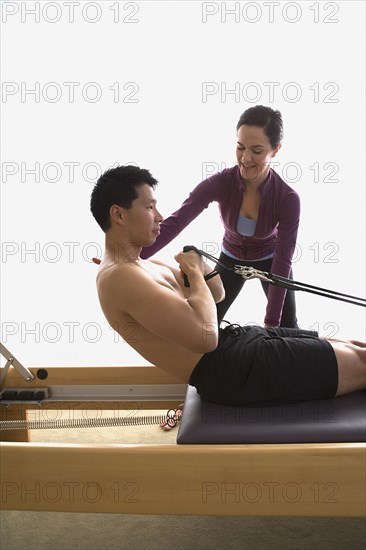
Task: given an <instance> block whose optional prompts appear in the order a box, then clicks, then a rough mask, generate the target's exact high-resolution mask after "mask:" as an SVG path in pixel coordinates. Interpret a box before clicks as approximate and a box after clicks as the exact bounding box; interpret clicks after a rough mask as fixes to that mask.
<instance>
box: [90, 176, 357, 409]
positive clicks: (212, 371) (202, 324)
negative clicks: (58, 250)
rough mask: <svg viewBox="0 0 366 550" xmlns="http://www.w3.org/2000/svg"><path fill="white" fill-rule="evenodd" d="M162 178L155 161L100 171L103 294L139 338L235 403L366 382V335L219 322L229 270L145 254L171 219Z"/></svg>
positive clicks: (212, 396)
mask: <svg viewBox="0 0 366 550" xmlns="http://www.w3.org/2000/svg"><path fill="white" fill-rule="evenodd" d="M156 184H157V181H156V180H155V179H154V178H153V177H152V175H151V174H150V173H149V172H148V171H147V170H143V169H140V168H138V167H136V166H120V167H117V168H113V169H111V170H108V171H107V172H106V173H105V174H103V175H102V176H101V177H100V178H99V180H98V182H97V184H96V185H95V187H94V189H93V192H92V196H91V211H92V213H93V216H94V217H95V219H96V221H97V222H98V224H99V225H100V226H101V228H102V230H103V231H104V232H105V236H106V242H105V253H104V257H103V260H102V262H101V265H100V269H99V272H98V275H97V289H98V294H99V300H100V304H101V307H102V310H103V312H104V314H105V316H106V318H107V320H108V322H109V324H110V325H111V326H112V327H113V328H114V329H115V330H117V332H118V333H119V334H120V335H121V336H122V338H124V339H125V340H126V342H127V343H128V344H129V345H131V346H132V347H133V348H134V349H135V350H136V351H137V352H138V353H139V354H140V355H142V356H143V357H144V358H145V359H146V360H148V361H149V362H150V363H152V364H154V365H156V366H157V367H159V368H161V369H163V370H165V371H167V372H169V373H171V374H173V375H174V376H175V377H177V378H178V379H180V380H182V382H186V383H188V382H189V383H191V384H192V385H194V386H196V388H197V390H198V393H199V394H200V395H201V396H202V397H203V398H204V399H207V400H208V401H213V402H218V403H223V404H228V405H242V404H246V403H248V404H249V403H261V402H286V401H294V400H304V399H305V400H306V399H321V398H329V397H333V396H334V395H341V394H345V393H349V392H352V391H355V390H358V389H362V388H365V387H366V362H365V359H366V347H365V345H364V344H362V343H359V342H340V341H332V342H329V341H328V340H326V339H322V338H319V337H317V333H316V332H314V331H303V330H298V329H275V328H273V329H265V328H263V327H259V326H254V327H253V326H249V327H237V326H234V325H229V326H228V327H227V328H225V329H218V327H217V311H216V306H215V303H217V302H219V301H221V300H222V299H223V298H224V290H223V286H222V283H221V280H220V277H219V276H216V277H214V278H212V279H210V280H209V281H207V282H206V281H205V279H204V275H205V274H206V273H207V272H209V271H210V270H209V268H208V267H207V265H206V264H204V263H203V261H202V258H201V257H200V256H199V255H198V254H196V253H195V252H193V251H191V252H187V253H183V252H180V253H179V254H177V255H176V256H175V260H176V262H177V264H178V265H177V267H172V266H168V265H166V264H164V263H162V262H159V261H157V260H142V259H141V258H140V252H141V249H142V248H143V247H145V246H149V245H151V244H152V243H154V242H155V239H156V238H157V236H158V234H159V224H160V223H161V221H162V220H163V217H162V216H161V214H160V213H159V211H158V210H157V205H156V199H155V196H154V188H155V185H156ZM183 273H185V274H186V275H187V276H188V279H189V282H190V286H189V287H188V288H187V287H185V286H184V281H183ZM131 327H134V330H133V335H134V336H133V337H132V338H131Z"/></svg>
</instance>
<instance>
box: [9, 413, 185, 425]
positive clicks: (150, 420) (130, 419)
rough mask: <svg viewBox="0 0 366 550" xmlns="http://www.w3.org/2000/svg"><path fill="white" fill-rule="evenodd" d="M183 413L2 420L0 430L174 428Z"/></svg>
mask: <svg viewBox="0 0 366 550" xmlns="http://www.w3.org/2000/svg"><path fill="white" fill-rule="evenodd" d="M180 418H181V415H178V414H177V410H174V409H170V410H169V411H168V412H167V414H166V415H164V414H161V415H151V416H126V417H122V418H121V417H119V418H113V417H109V418H71V419H60V420H2V421H0V430H58V429H64V428H111V427H118V426H150V425H154V424H168V426H170V427H171V428H174V426H176V425H177V424H178V423H179V421H180Z"/></svg>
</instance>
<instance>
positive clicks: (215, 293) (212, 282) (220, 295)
mask: <svg viewBox="0 0 366 550" xmlns="http://www.w3.org/2000/svg"><path fill="white" fill-rule="evenodd" d="M150 262H151V263H154V264H157V265H164V266H166V267H169V269H170V270H171V272H172V273H173V275H174V278H175V280H176V281H177V283H178V284H179V286H180V287H181V289H182V291H183V292H184V294H185V295H186V293H187V289H186V287H185V286H184V279H183V273H182V271H181V270H179V269H177V268H176V267H172V266H171V265H169V266H167V264H164V263H163V262H160V261H159V260H155V259H153V260H150ZM211 271H212V269H210V267H209V266H208V264H207V263H203V274H204V275H208V273H211ZM206 285H207V286H208V288H209V289H210V292H211V295H212V297H213V299H214V302H215V304H218V303H219V302H222V300H223V299H224V298H225V289H224V286H223V284H222V280H221V277H220V275H215V276H214V277H212V279H209V280H208V281H206Z"/></svg>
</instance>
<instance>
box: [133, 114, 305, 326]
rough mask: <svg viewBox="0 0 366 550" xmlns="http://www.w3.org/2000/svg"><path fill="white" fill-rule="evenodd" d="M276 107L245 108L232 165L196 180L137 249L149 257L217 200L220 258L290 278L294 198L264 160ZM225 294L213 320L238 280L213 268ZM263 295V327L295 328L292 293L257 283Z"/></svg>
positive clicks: (278, 125)
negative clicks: (156, 233) (150, 242)
mask: <svg viewBox="0 0 366 550" xmlns="http://www.w3.org/2000/svg"><path fill="white" fill-rule="evenodd" d="M282 137H283V125H282V117H281V113H280V112H279V111H274V110H273V109H271V108H270V107H264V106H262V105H258V106H255V107H251V108H249V109H247V110H246V111H245V112H244V113H243V114H242V115H241V117H240V119H239V122H238V124H237V148H236V158H237V164H236V166H234V167H232V168H227V169H225V170H223V171H222V172H219V173H217V174H215V175H213V176H211V177H209V178H208V179H206V180H204V181H202V182H201V183H200V184H199V185H197V187H196V188H195V189H193V191H192V192H191V193H190V195H189V197H188V198H187V200H185V201H184V203H183V204H182V206H181V207H180V208H179V210H177V211H176V212H174V213H173V214H172V215H171V216H170V217H169V218H167V219H166V220H164V221H163V222H162V224H161V226H160V230H161V233H160V236H159V237H158V238H157V240H156V242H155V243H154V244H153V245H152V246H150V247H148V248H145V249H143V251H142V254H141V257H142V258H149V257H150V256H152V255H153V254H155V253H156V252H157V251H158V250H160V249H161V248H163V247H164V246H165V245H167V244H168V243H169V242H170V241H171V240H172V239H174V237H176V236H177V235H178V234H179V233H180V232H181V231H182V230H183V229H184V228H185V227H186V226H187V225H188V224H189V223H190V222H191V221H192V220H194V219H195V218H196V217H197V216H198V214H200V213H201V212H202V210H204V209H205V208H207V206H208V205H209V203H211V202H213V201H216V202H217V203H218V204H219V208H220V213H221V218H222V222H223V224H224V228H225V232H224V236H223V242H222V252H221V255H220V261H222V262H223V263H225V264H226V265H228V266H233V265H234V264H239V265H247V266H250V267H254V268H255V269H258V270H260V271H266V272H272V273H275V274H276V275H281V276H282V277H286V278H292V268H291V263H292V257H293V253H294V250H295V246H296V237H297V231H298V226H299V216H300V200H299V196H298V194H297V193H296V192H295V191H294V190H293V189H291V187H289V186H288V185H287V184H286V183H285V182H284V181H283V180H282V179H281V178H280V176H279V175H278V174H277V173H276V172H275V171H274V170H273V169H272V168H270V162H271V159H272V158H273V157H275V156H276V154H277V152H278V151H279V150H280V148H281V141H282ZM216 269H217V270H218V271H220V276H221V279H222V281H223V284H224V288H225V292H226V297H225V299H224V301H223V302H221V303H219V304H217V313H218V320H219V322H220V321H221V320H222V319H223V318H224V316H225V314H226V312H227V310H228V309H229V307H230V306H231V304H232V303H233V301H234V300H235V298H236V297H237V296H238V294H239V292H240V290H241V289H242V287H243V285H244V282H245V281H244V279H243V278H242V277H241V276H240V275H237V274H236V273H234V272H232V271H229V270H226V269H222V268H220V267H218V266H216ZM261 284H262V287H263V290H264V292H265V294H266V296H267V308H266V313H265V318H264V325H265V326H266V327H277V326H281V327H292V328H296V327H297V320H296V308H295V297H294V292H293V291H289V290H286V289H283V288H280V287H276V286H274V285H269V284H268V283H265V282H262V281H261Z"/></svg>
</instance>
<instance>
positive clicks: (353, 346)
mask: <svg viewBox="0 0 366 550" xmlns="http://www.w3.org/2000/svg"><path fill="white" fill-rule="evenodd" d="M329 343H330V344H331V346H332V347H333V349H334V353H335V355H336V358H337V363H338V389H337V393H336V395H343V394H345V393H350V392H353V391H356V390H361V389H364V388H366V346H365V344H363V343H362V342H356V341H352V342H329Z"/></svg>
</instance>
